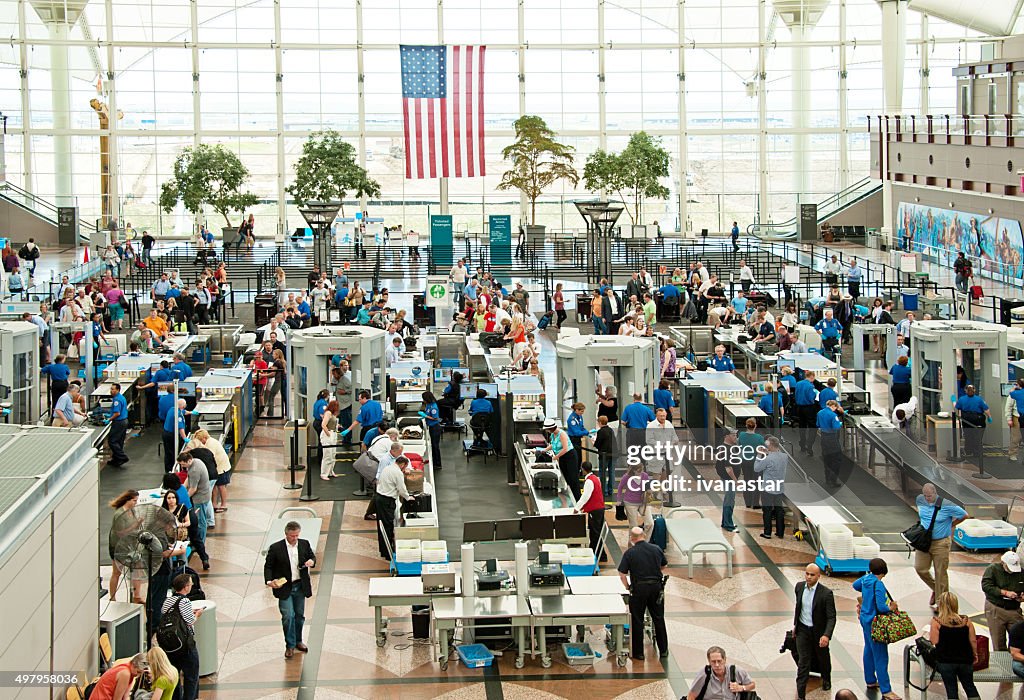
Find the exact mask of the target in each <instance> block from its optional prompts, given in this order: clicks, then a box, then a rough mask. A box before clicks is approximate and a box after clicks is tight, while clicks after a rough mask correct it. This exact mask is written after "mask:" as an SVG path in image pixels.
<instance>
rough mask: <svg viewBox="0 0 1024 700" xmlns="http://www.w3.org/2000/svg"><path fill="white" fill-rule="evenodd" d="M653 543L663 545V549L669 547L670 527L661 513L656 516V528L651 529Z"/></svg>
mask: <svg viewBox="0 0 1024 700" xmlns="http://www.w3.org/2000/svg"><path fill="white" fill-rule="evenodd" d="M651 544H653V545H657V546H659V547H661V551H663V552H664V551H665V550H666V549H668V527H667V526H666V525H665V518H663V517H662V516H660V515H655V516H654V529H653V530H651Z"/></svg>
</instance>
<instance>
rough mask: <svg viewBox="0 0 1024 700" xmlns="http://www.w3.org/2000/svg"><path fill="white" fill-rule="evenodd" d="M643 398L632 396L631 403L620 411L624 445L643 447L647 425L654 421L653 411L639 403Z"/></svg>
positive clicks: (638, 395)
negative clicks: (623, 427) (624, 430)
mask: <svg viewBox="0 0 1024 700" xmlns="http://www.w3.org/2000/svg"><path fill="white" fill-rule="evenodd" d="M642 399H643V396H642V395H640V394H633V403H631V404H629V405H628V406H626V408H624V409H623V410H622V416H621V417H620V418H619V422H620V423H622V425H624V426H625V427H626V429H627V430H626V444H627V446H630V447H632V446H633V445H643V444H644V443H645V442H647V424H648V423H650V422H651V421H653V420H654V411H652V410H651V409H649V408H648V407H647V406H644V405H643V404H642V403H641V400H642Z"/></svg>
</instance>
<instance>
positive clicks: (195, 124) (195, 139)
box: [190, 2, 203, 146]
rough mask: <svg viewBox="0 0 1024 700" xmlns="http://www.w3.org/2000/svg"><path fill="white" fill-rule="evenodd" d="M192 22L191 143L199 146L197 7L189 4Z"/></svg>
mask: <svg viewBox="0 0 1024 700" xmlns="http://www.w3.org/2000/svg"><path fill="white" fill-rule="evenodd" d="M190 7H191V10H192V12H191V16H190V21H191V22H192V129H193V131H192V143H193V145H196V146H198V145H199V132H200V130H202V128H203V124H202V114H203V113H202V106H201V105H200V101H199V6H198V3H195V2H193V3H191V4H190Z"/></svg>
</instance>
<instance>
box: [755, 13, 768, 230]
mask: <svg viewBox="0 0 1024 700" xmlns="http://www.w3.org/2000/svg"><path fill="white" fill-rule="evenodd" d="M766 12H767V7H766V6H765V0H760V1H759V2H758V3H757V37H758V42H757V77H756V80H757V220H758V223H760V224H767V223H768V222H769V221H770V219H771V213H770V209H769V208H768V101H767V100H768V96H767V94H766V88H765V81H766V79H767V69H766V65H767V58H768V57H767V54H768V47H767V45H766V44H765V42H766V41H767V38H766V37H765V31H766V28H767V25H766V20H767V17H766V16H765V14H766Z"/></svg>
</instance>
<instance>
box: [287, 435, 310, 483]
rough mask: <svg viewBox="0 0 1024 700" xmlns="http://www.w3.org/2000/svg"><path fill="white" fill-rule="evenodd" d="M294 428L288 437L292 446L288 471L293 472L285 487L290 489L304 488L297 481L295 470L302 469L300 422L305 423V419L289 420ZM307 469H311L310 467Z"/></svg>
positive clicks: (290, 446)
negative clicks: (300, 462) (300, 461)
mask: <svg viewBox="0 0 1024 700" xmlns="http://www.w3.org/2000/svg"><path fill="white" fill-rule="evenodd" d="M289 423H290V425H288V426H286V427H290V428H291V429H292V432H291V435H290V436H289V437H288V443H289V448H290V453H291V454H290V459H289V465H288V471H289V472H290V473H291V482H290V483H288V484H285V485H284V488H285V489H287V490H289V491H295V490H297V489H301V488H302V484H298V483H296V482H295V472H296V471H298V470H300V469H302V468H303V467H302V465H301V464H299V424H300V423H302V424H305V421H304V420H301V419H300V420H295V421H289ZM306 471H309V470H308V469H307V470H306Z"/></svg>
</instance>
